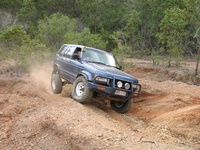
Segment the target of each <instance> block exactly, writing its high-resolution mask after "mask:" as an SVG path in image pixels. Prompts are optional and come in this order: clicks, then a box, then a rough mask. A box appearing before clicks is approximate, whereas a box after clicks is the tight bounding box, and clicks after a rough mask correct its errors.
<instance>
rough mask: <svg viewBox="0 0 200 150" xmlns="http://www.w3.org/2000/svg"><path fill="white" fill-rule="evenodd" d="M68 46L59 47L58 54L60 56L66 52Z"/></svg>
mask: <svg viewBox="0 0 200 150" xmlns="http://www.w3.org/2000/svg"><path fill="white" fill-rule="evenodd" d="M68 48H69V46H63V47H61V49H60V50H59V52H58V54H59V55H60V56H63V55H64V54H65V53H66V52H67V49H68Z"/></svg>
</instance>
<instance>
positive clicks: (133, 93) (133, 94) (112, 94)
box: [88, 82, 141, 101]
mask: <svg viewBox="0 0 200 150" xmlns="http://www.w3.org/2000/svg"><path fill="white" fill-rule="evenodd" d="M136 85H137V89H132V90H125V89H120V88H116V87H110V86H104V85H100V84H96V83H94V82H88V86H89V88H90V89H92V90H94V91H96V92H98V93H101V94H103V95H106V96H107V98H109V99H113V100H119V101H126V100H127V99H130V98H137V97H139V96H140V91H141V85H140V84H136Z"/></svg>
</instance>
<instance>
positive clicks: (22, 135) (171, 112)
mask: <svg viewBox="0 0 200 150" xmlns="http://www.w3.org/2000/svg"><path fill="white" fill-rule="evenodd" d="M129 70H130V69H129ZM132 71H133V70H132ZM152 72H153V73H157V72H159V71H158V70H157V69H155V70H154V68H153V69H151V68H150V69H141V70H139V71H137V72H129V73H130V74H132V75H133V76H138V77H139V81H140V83H141V84H142V93H141V97H140V98H138V99H135V100H134V102H133V106H132V107H131V110H130V111H129V112H128V113H126V114H118V113H116V112H114V111H112V110H111V109H110V108H109V106H107V105H105V106H104V105H103V106H101V107H99V106H97V105H95V103H91V104H87V105H82V104H80V103H78V102H76V101H74V100H72V99H71V98H70V97H71V88H72V86H71V85H66V86H65V87H64V90H63V92H62V93H61V94H59V95H54V94H53V93H52V92H51V88H50V76H51V63H49V62H47V63H46V64H44V66H42V67H40V68H34V69H32V73H31V74H30V75H23V76H22V77H21V78H5V77H4V76H3V77H1V78H0V128H1V132H0V149H2V150H7V149H74V150H77V149H90V150H91V149H95V150H96V149H116V150H121V149H126V150H132V149H178V150H186V149H187V150H188V149H191V150H198V149H199V148H200V143H199V141H200V130H199V129H200V121H199V120H200V115H199V114H200V95H199V93H200V87H199V86H194V85H188V84H185V83H182V82H174V81H170V80H165V81H163V82H161V81H160V82H157V81H153V80H152V79H150V80H149V78H148V77H146V76H145V75H149V74H151V73H152ZM153 73H152V75H153Z"/></svg>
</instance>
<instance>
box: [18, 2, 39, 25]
mask: <svg viewBox="0 0 200 150" xmlns="http://www.w3.org/2000/svg"><path fill="white" fill-rule="evenodd" d="M30 10H31V11H30ZM37 13H38V12H37V9H36V7H35V4H34V2H33V1H32V0H23V5H22V7H21V8H20V14H19V18H20V20H21V21H23V22H26V23H28V22H34V21H35V20H36V19H37V18H36V17H37Z"/></svg>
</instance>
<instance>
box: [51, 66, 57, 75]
mask: <svg viewBox="0 0 200 150" xmlns="http://www.w3.org/2000/svg"><path fill="white" fill-rule="evenodd" d="M57 72H58V65H57V64H54V65H53V71H52V74H56V73H57Z"/></svg>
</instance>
